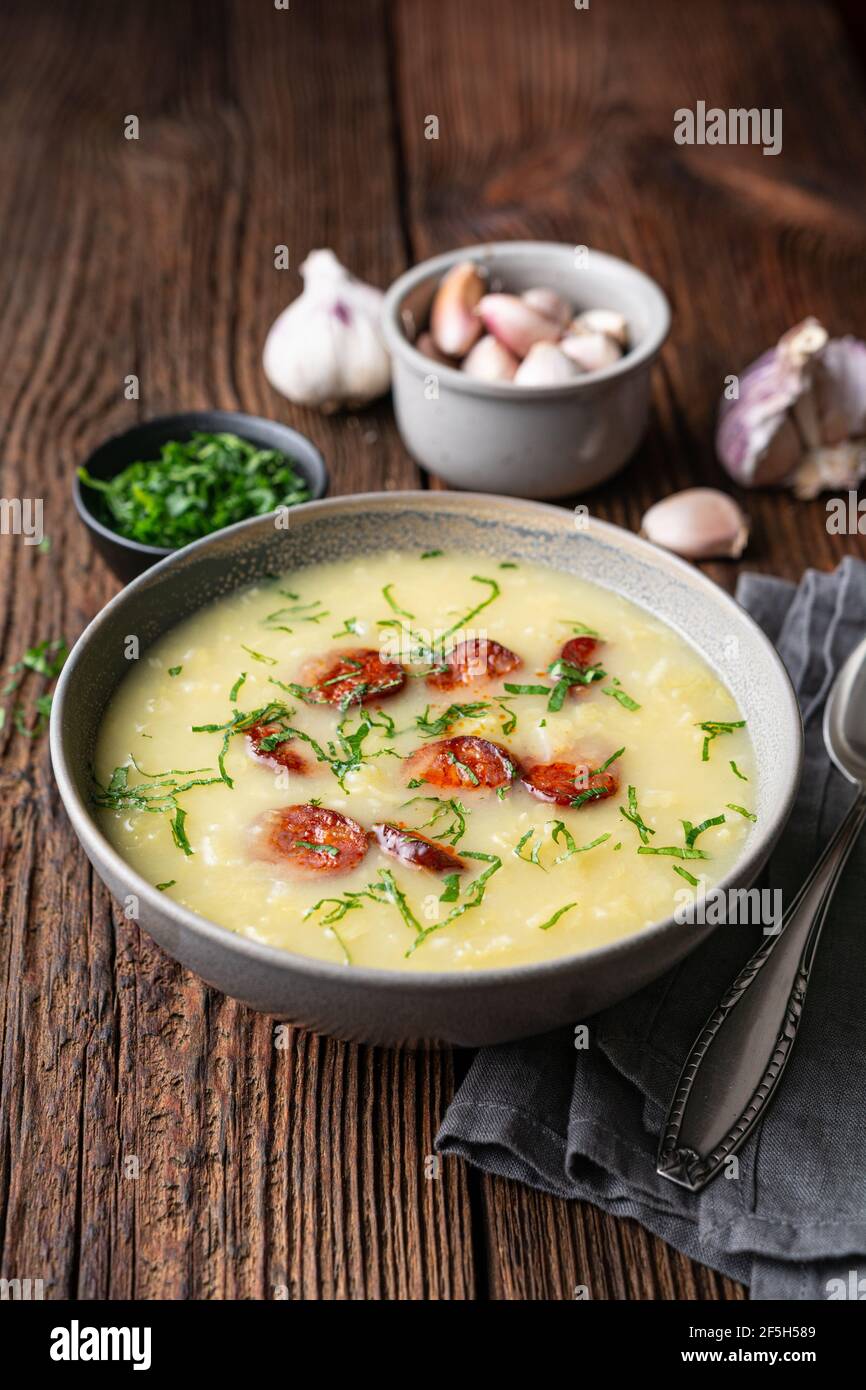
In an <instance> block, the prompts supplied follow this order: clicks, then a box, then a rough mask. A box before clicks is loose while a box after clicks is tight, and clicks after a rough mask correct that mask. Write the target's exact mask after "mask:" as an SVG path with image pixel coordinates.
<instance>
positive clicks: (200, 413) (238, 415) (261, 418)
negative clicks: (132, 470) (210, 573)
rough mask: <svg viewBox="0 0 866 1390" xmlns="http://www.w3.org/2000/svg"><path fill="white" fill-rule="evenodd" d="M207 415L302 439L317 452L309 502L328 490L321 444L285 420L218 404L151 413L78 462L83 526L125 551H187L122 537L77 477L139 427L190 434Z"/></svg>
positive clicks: (164, 554)
mask: <svg viewBox="0 0 866 1390" xmlns="http://www.w3.org/2000/svg"><path fill="white" fill-rule="evenodd" d="M205 416H211V417H219V418H221V419H223V420H225V421H226V422H228V421H240V422H241V424H242V426H246V427H247V428H250V427H255V426H257V425H269V426H274V427H275V428H277V429H279V430H282V431H285V433H286V434H287V435H292V436H293V437H294V439H295V440H300V441H301V443H302V444H303V445H304V446H305V447H306V448H308V449H309V450H310V451H311V453H312V454H313V455H314V461H313V467H314V469H316V470H317V471H318V473H319V477H318V478H317V479H313V480H311V481H312V486H313V489H314V492H315V493H316V495H315V496H314V497H311V498H310V501H312V502H319V501H321V500H322V498H323V497H324V496H325V494H326V493H327V490H328V466H327V464H326V463H325V456H324V454H323V453H322V451H321V449H320V448H319V447H318V445H317V444H314V443H313V441H312V439H310V437H309V435H306V434H302V432H301V431H300V430H296V429H295V428H294V427H293V426H292V425H286V424H283V422H282V420H271V419H269V418H268V416H267V415H250V413H249V412H248V411H245V410H223V409H221V408H217V407H214V408H213V409H211V408H205V409H202V410H179V411H173V412H172V413H171V414H169V415H152V416H149V417H148V419H146V420H136V421H135V423H134V424H132V425H129V426H127V428H126V429H125V430H120V431H118V433H117V434H110V435H108V436H107V437H106V438H105V439H102V440H100V442H99V443H98V444H96V445H95V446H94V447H93V448H92V449H91V450H90V451H89V453H88V454H87V457H86V458H85V459H84V460H83V461H82V462H81V463H79V464H76V467H75V469H74V471H73V474H72V500H73V502H74V504H75V510H76V511H77V513H78V515H79V517H80V519H81V521H82V522H83V523H84V525H85V526H86V527H88V529H89V530H92V531H94V532H96V534H97V535H99V536H101V537H102V538H103V539H104V540H108V541H112V542H113V543H114V544H115V545H119V546H122V547H123V549H124V550H128V551H130V552H131V553H132V554H134V555H154V556H158V557H159V558H160V559H167V558H168V557H170V556H172V555H177V554H178V552H179V551H181V550H185V549H186V547H185V546H182V545H151V544H150V543H149V542H147V541H135V540H131V539H130V538H129V537H127V536H122V535H121V534H120V532H119V531H113V530H112V529H111V527H110V526H106V524H105V522H104V521H100V520H99V517H98V516H97V515H96V514H95V512H94V511H93V509H92V508H91V506H90V504H89V502H88V501H87V494H86V491H85V489H84V488H83V487H82V484H81V479H80V478H79V476H78V469H79V468H86V467H87V465H88V464H89V463H90V460H91V459H92V458H93V456H94V455H95V454H98V453H100V452H101V451H102V450H103V449H108V448H110V447H111V446H112V445H117V444H119V443H120V442H121V441H122V440H124V439H128V438H129V437H130V436H131V435H134V434H136V433H137V432H138V431H139V430H143V429H147V428H148V427H150V426H153V425H165V426H174V427H175V428H177V429H178V430H179V431H181V432H183V431H184V430H186V431H187V433H190V434H192V433H195V426H194V425H193V424H192V423H191V422H192V421H193V420H200V419H203V418H204V417H205ZM224 432H225V431H224ZM236 433H237V434H238V435H240V437H241V438H245V435H244V433H243V429H242V428H241V429H238V430H237V431H236ZM252 442H253V441H252V440H249V439H248V440H247V443H252ZM295 462H298V460H295ZM118 471H119V470H118ZM112 476H113V475H112ZM297 505H298V506H303V505H304V504H303V503H300V502H299V503H298V504H297ZM266 515H267V513H266ZM259 519H260V518H259V517H247V518H246V520H247V521H258V520H259ZM233 524H234V525H238V524H239V523H237V522H235V523H233ZM241 524H242V523H241ZM222 529H223V530H229V529H230V528H229V527H223V528H222ZM216 534H217V533H216V531H211V532H210V535H208V536H202V537H200V539H201V540H209V539H210V536H211V535H213V536H215V535H216ZM188 544H189V545H197V544H198V542H197V541H189V542H188Z"/></svg>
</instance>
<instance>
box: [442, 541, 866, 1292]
mask: <svg viewBox="0 0 866 1390" xmlns="http://www.w3.org/2000/svg"><path fill="white" fill-rule="evenodd" d="M737 597H738V599H739V601H740V603H742V604H743V606H744V607H745V608H747V609H748V611H749V612H750V613H751V614H752V615H753V617H754V618H755V619H756V620H757V622H758V623H760V625H761V626H762V627H763V629H764V631H765V632H766V633H767V634H768V636H769V637H770V638H771V640H772V641H773V642H774V643H775V644H776V646H777V648H778V650H779V653H780V655H781V657H782V659H783V661H784V662H785V665H786V666H787V668H788V671H789V673H790V675H791V679H792V680H793V682H794V685H795V687H796V690H797V693H798V696H799V700H800V706H801V709H802V711H803V719H804V722H805V727H806V757H805V765H804V770H803V779H802V783H801V789H800V794H799V798H798V801H797V804H796V807H795V810H794V813H793V815H792V817H791V820H790V823H789V825H788V827H787V829H786V831H785V833H784V835H783V837H782V841H781V843H780V846H779V848H778V850H777V852H776V853H775V854H774V855H773V857H772V859H771V861H770V865H769V868H768V872H767V874H766V882H767V883H768V885H769V886H772V887H774V888H776V887H779V888H781V889H782V892H783V895H784V896H783V902H784V903H786V904H787V903H789V902H790V901H791V899H792V898H793V896H794V894H795V892H796V890H797V888H798V886H799V884H800V882H801V881H802V879H803V877H804V875H805V874H806V872H807V871H808V869H809V867H810V866H811V865H812V864H813V863H814V861H815V859H816V858H817V856H818V854H819V852H820V850H821V848H822V847H823V845H824V844H825V843H826V841H827V839H828V837H829V835H830V834H831V832H832V830H833V829H834V827H835V825H836V824H837V822H838V821H839V819H840V818H841V816H842V815H843V814H844V812H845V810H846V809H847V807H848V805H849V804H850V802H851V800H852V789H851V786H850V784H849V783H847V782H846V781H845V779H844V778H842V777H841V776H840V775H839V773H837V772H836V771H835V770H834V769H832V768H831V765H830V763H829V760H828V758H827V755H826V753H825V751H824V745H823V739H822V734H821V715H822V711H823V706H824V702H825V699H826V696H827V692H828V690H829V688H830V685H831V683H832V681H833V677H834V676H835V674H836V672H837V671H838V670H839V667H840V666H841V664H842V662H843V661H844V660H845V657H846V656H847V655H848V653H849V652H850V651H851V650H852V648H853V647H854V646H855V645H856V643H857V642H858V641H859V640H860V639H861V638H862V637H863V635H864V633H866V565H864V564H863V563H861V562H860V561H857V560H852V559H850V558H848V559H845V560H843V561H842V563H841V564H840V565H839V567H838V569H837V570H836V571H835V573H833V574H819V573H816V572H814V571H809V572H807V574H806V575H805V577H804V578H803V580H802V582H801V583H800V584H799V586H797V587H795V586H794V585H792V584H788V583H786V582H783V581H781V580H777V579H769V578H764V577H761V576H757V575H751V574H745V575H743V576H742V578H741V580H740V583H739V586H738V590H737ZM864 900H866V837H862V838H861V840H860V842H859V844H858V845H857V846H856V847H855V849H854V852H853V853H852V855H851V858H850V860H849V862H848V866H847V868H846V870H845V873H844V875H843V878H842V881H841V883H840V884H839V887H838V889H837V891H836V897H835V900H834V902H833V906H832V909H831V913H830V918H829V920H828V922H827V924H826V926H825V929H824V935H823V938H822V941H821V946H820V949H819V952H818V957H817V960H816V962H815V966H814V969H813V973H812V980H811V983H810V986H809V995H808V999H807V1003H806V1009H805V1013H804V1017H803V1020H802V1023H801V1026H800V1035H799V1038H798V1040H797V1046H796V1047H795V1049H794V1053H793V1056H792V1058H791V1061H790V1063H789V1065H788V1069H787V1071H786V1074H785V1077H784V1079H783V1082H782V1084H781V1087H780V1090H779V1092H778V1094H777V1095H776V1097H775V1099H774V1101H773V1105H772V1107H771V1109H770V1111H769V1112H768V1115H767V1118H766V1120H765V1122H764V1123H763V1124H762V1125H761V1126H760V1127H759V1129H758V1130H757V1131H756V1133H755V1134H754V1135H752V1136H751V1138H750V1139H749V1141H748V1142H747V1144H746V1145H744V1147H743V1149H742V1150H741V1151H740V1155H739V1157H740V1176H739V1178H738V1179H736V1180H729V1179H726V1178H725V1177H724V1175H720V1176H719V1178H718V1179H716V1180H715V1181H714V1182H712V1183H711V1184H710V1185H709V1186H708V1187H707V1188H706V1189H705V1190H704V1191H703V1192H702V1193H699V1194H694V1193H689V1192H686V1191H685V1190H683V1189H681V1188H677V1187H675V1186H673V1185H672V1184H671V1183H669V1182H666V1181H665V1180H663V1179H661V1178H659V1177H657V1175H656V1172H655V1158H656V1147H657V1143H658V1134H659V1130H660V1127H661V1124H662V1121H663V1118H664V1115H665V1113H666V1110H667V1105H668V1103H669V1101H670V1097H671V1093H672V1090H673V1088H674V1085H675V1083H676V1080H677V1077H678V1075H679V1072H680V1068H681V1066H682V1063H683V1060H684V1059H685V1057H686V1055H687V1053H688V1051H689V1049H690V1047H691V1045H692V1042H693V1041H694V1039H695V1037H696V1035H697V1033H698V1030H699V1029H700V1027H701V1025H702V1024H703V1022H704V1020H705V1019H706V1017H707V1016H708V1014H709V1013H710V1011H711V1009H712V1008H713V1007H714V1006H715V1005H716V1004H717V1002H718V1000H719V999H720V997H721V996H722V994H723V992H724V990H725V988H726V986H727V985H728V984H729V982H730V981H731V980H732V979H733V978H734V976H735V975H736V973H737V971H738V970H739V968H740V966H741V965H742V964H743V963H744V961H745V960H746V959H747V958H748V957H749V956H750V955H751V953H752V951H753V950H754V949H755V947H756V945H757V944H758V943H759V941H760V940H761V936H760V928H754V927H748V926H728V927H721V928H720V929H719V930H718V931H717V932H716V933H715V934H714V935H713V936H712V937H711V939H710V940H709V942H707V943H706V944H705V945H704V946H703V947H700V948H699V949H698V950H697V951H695V952H694V953H693V954H692V955H691V956H690V957H689V958H688V959H687V960H686V961H684V962H683V964H682V965H680V966H678V967H677V968H676V969H675V970H673V971H672V972H671V973H670V974H668V975H666V976H665V977H664V978H663V979H661V980H659V981H657V982H656V983H655V984H653V985H651V986H649V987H648V988H647V989H645V990H643V991H641V993H639V994H637V995H634V996H633V997H632V998H630V999H627V1000H625V1001H624V1002H623V1003H622V1004H618V1005H616V1006H615V1007H614V1008H611V1009H608V1010H607V1011H606V1012H605V1013H602V1014H599V1015H597V1016H596V1017H595V1018H594V1019H592V1020H591V1021H590V1025H589V1026H590V1037H591V1043H590V1046H589V1047H588V1049H587V1050H585V1051H576V1050H575V1047H574V1034H573V1030H572V1029H571V1028H568V1029H565V1030H564V1031H561V1032H555V1033H549V1034H546V1035H545V1036H543V1037H537V1038H531V1039H529V1040H527V1041H523V1042H518V1043H511V1044H507V1045H503V1046H500V1047H492V1048H487V1049H484V1050H483V1051H481V1052H479V1053H478V1054H477V1056H476V1057H475V1058H474V1060H473V1062H472V1065H471V1067H470V1069H469V1071H468V1073H467V1076H466V1079H465V1080H464V1082H463V1084H462V1086H461V1087H460V1089H459V1091H458V1092H457V1095H456V1097H455V1099H454V1101H453V1102H452V1104H451V1105H450V1106H449V1108H448V1111H447V1113H446V1115H445V1119H444V1122H443V1124H442V1127H441V1129H440V1131H439V1134H438V1136H437V1146H438V1147H439V1149H440V1150H441V1151H442V1152H443V1153H452V1154H461V1155H462V1156H463V1157H465V1158H467V1159H468V1160H469V1161H470V1162H471V1163H474V1164H476V1165H477V1166H478V1167H480V1168H484V1169H486V1170H487V1171H489V1172H492V1173H499V1174H502V1175H504V1176H506V1177H510V1178H517V1179H519V1180H521V1181H523V1182H526V1183H529V1184H531V1185H532V1186H534V1187H539V1188H542V1189H544V1190H545V1191H547V1192H551V1193H554V1194H556V1195H557V1196H560V1197H578V1198H583V1199H585V1200H587V1201H590V1202H594V1203H595V1204H596V1206H599V1207H602V1208H604V1209H605V1210H606V1211H610V1212H613V1213H615V1214H616V1215H618V1216H631V1217H634V1218H635V1219H636V1220H638V1221H639V1222H641V1224H642V1225H644V1226H646V1227H647V1228H648V1229H649V1230H650V1231H654V1232H656V1233H657V1234H658V1235H660V1236H661V1237H663V1239H664V1240H666V1241H668V1242H669V1243H670V1244H671V1245H674V1246H676V1247H677V1248H678V1249H679V1250H682V1251H684V1252H685V1253H686V1254H687V1255H689V1256H691V1257H692V1258H693V1259H695V1260H699V1261H701V1262H702V1263H704V1264H707V1265H710V1266H712V1267H713V1268H714V1269H717V1270H720V1271H721V1272H722V1273H724V1274H727V1275H729V1276H731V1277H732V1278H734V1279H739V1280H741V1281H742V1282H744V1283H746V1284H748V1285H749V1286H750V1289H751V1296H752V1298H756V1299H761V1298H783V1299H808V1298H819V1299H826V1298H828V1297H830V1296H831V1294H834V1295H835V1296H837V1297H838V1296H840V1292H839V1290H840V1287H841V1286H839V1285H832V1284H830V1283H829V1281H830V1280H834V1279H842V1280H844V1281H845V1282H846V1286H848V1285H849V1283H850V1271H852V1270H854V1271H855V1272H856V1276H855V1277H857V1278H861V1279H863V1281H864V1282H863V1285H862V1293H861V1296H863V1295H866V939H864V931H866V922H864ZM575 1021H576V1022H577V1020H575ZM848 1296H849V1297H850V1296H851V1293H850V1292H849V1293H848Z"/></svg>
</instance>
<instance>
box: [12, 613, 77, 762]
mask: <svg viewBox="0 0 866 1390" xmlns="http://www.w3.org/2000/svg"><path fill="white" fill-rule="evenodd" d="M68 656H69V646H68V644H67V642H66V641H65V639H64V638H63V637H53V638H47V639H46V640H45V641H44V642H37V643H36V645H35V646H33V647H28V649H27V651H26V652H25V653H24V655H23V656H22V657H21V659H20V661H16V662H15V663H14V665H12V666H10V667H9V679H8V681H7V682H6V684H5V685H4V686H3V688H2V690H0V695H10V694H12V692H13V691H17V690H18V689H19V688H20V686H21V684H22V682H23V681H24V680H25V679H26V678H27V676H28V675H29V674H31V673H32V674H33V675H36V676H42V677H44V679H46V680H55V679H56V678H57V676H59V675H60V672H61V671H62V670H63V667H64V665H65V662H66V658H67V657H68ZM51 701H52V696H51V695H50V694H48V693H47V692H43V693H42V694H41V695H37V696H36V698H35V699H34V701H33V705H32V709H28V707H27V706H26V705H22V704H16V705H15V707H14V708H13V709H12V711H11V713H12V722H13V724H14V726H15V729H16V730H17V732H18V733H19V734H23V736H24V737H25V738H38V737H39V735H40V734H42V733H43V732H44V731H45V729H46V728H47V726H48V720H49V717H50V715H51ZM33 715H35V720H33V722H32V723H31V722H30V720H31V719H32V717H33ZM5 722H6V710H5V709H2V710H0V728H2V727H3V725H4V724H5Z"/></svg>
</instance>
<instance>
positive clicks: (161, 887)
mask: <svg viewBox="0 0 866 1390" xmlns="http://www.w3.org/2000/svg"><path fill="white" fill-rule="evenodd" d="M176 883H177V879H176V878H170V879H169V880H168V881H167V882H166V883H155V884H154V885H153V886H154V888H156V889H157V890H158V891H159V892H160V893H164V892H165V890H166V888H173V887H174V885H175V884H176Z"/></svg>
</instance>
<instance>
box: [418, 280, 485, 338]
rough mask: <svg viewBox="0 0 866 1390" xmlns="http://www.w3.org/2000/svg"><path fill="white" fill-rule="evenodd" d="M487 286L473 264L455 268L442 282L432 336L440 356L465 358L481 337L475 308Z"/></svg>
mask: <svg viewBox="0 0 866 1390" xmlns="http://www.w3.org/2000/svg"><path fill="white" fill-rule="evenodd" d="M484 290H485V284H484V281H483V279H482V278H481V275H480V274H479V272H478V267H477V266H476V265H475V264H474V263H473V262H472V261H461V262H460V264H459V265H455V266H452V267H451V269H450V270H449V271H448V274H447V275H446V276H445V277H444V278H443V280H442V282H441V284H440V285H439V288H438V290H437V291H436V296H435V298H434V300H433V307H432V309H431V310H430V332H431V334H432V336H433V341H434V343H435V344H436V346H437V347H438V349H439V351H440V352H444V353H445V354H446V356H448V357H462V356H463V355H464V353H467V352H468V351H469V349H470V348H471V346H472V344H473V343H474V342H476V341H477V339H478V338H480V336H481V324H480V323H479V321H478V317H477V315H476V314H475V308H476V306H477V304H478V302H479V300H480V299H481V297H482V295H483V294H484Z"/></svg>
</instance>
